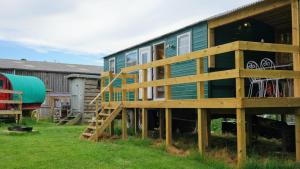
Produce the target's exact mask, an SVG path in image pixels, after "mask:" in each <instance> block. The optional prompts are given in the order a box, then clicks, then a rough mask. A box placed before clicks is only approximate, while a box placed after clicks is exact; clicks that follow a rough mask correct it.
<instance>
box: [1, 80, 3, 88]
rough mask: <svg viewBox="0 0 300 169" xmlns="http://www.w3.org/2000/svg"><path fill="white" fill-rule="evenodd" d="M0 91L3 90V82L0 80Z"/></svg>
mask: <svg viewBox="0 0 300 169" xmlns="http://www.w3.org/2000/svg"><path fill="white" fill-rule="evenodd" d="M0 89H3V80H0Z"/></svg>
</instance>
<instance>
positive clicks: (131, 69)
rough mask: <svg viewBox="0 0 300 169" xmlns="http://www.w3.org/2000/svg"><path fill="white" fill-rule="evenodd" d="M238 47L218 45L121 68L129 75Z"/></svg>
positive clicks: (235, 45) (229, 50)
mask: <svg viewBox="0 0 300 169" xmlns="http://www.w3.org/2000/svg"><path fill="white" fill-rule="evenodd" d="M238 46H239V42H232V43H228V44H224V45H219V46H215V47H212V48H208V49H203V50H199V51H194V52H191V53H187V54H184V55H180V56H174V57H169V58H166V59H162V60H156V61H152V62H150V63H147V64H143V65H136V66H131V67H126V68H123V69H122V71H123V72H124V73H130V72H134V71H137V70H143V69H148V68H153V67H159V66H165V65H170V64H173V63H178V62H184V61H187V60H192V59H197V58H203V57H206V56H210V55H217V54H221V53H226V52H231V51H235V50H237V49H238Z"/></svg>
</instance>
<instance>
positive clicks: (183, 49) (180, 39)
mask: <svg viewBox="0 0 300 169" xmlns="http://www.w3.org/2000/svg"><path fill="white" fill-rule="evenodd" d="M189 52H191V33H190V32H187V33H184V34H181V35H179V36H177V55H183V54H185V53H189Z"/></svg>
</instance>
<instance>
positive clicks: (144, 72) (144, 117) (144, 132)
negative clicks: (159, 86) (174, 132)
mask: <svg viewBox="0 0 300 169" xmlns="http://www.w3.org/2000/svg"><path fill="white" fill-rule="evenodd" d="M147 77H148V69H143V70H142V78H143V79H142V82H146V81H147V79H148V78H147ZM147 91H148V88H147V87H145V88H143V96H142V100H143V102H145V101H147V96H148V92H147ZM147 137H148V110H147V109H146V108H142V138H143V139H146V138H147Z"/></svg>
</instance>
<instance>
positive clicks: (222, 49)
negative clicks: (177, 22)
mask: <svg viewBox="0 0 300 169" xmlns="http://www.w3.org/2000/svg"><path fill="white" fill-rule="evenodd" d="M244 51H260V52H274V53H277V52H278V53H299V47H298V46H293V45H286V44H272V43H260V42H246V41H236V42H232V43H228V44H224V45H220V46H215V47H211V48H208V49H204V50H199V51H195V52H191V53H187V54H184V55H181V56H174V57H170V58H166V59H162V60H158V61H153V62H151V63H147V64H143V65H136V66H131V67H126V68H123V69H122V70H121V73H120V74H122V76H121V75H120V74H119V75H112V74H111V73H108V75H109V76H111V77H110V79H112V77H119V78H120V79H121V81H122V83H121V87H119V88H114V87H113V85H109V88H108V90H106V91H108V92H109V96H110V97H112V95H113V93H114V92H121V93H122V96H123V97H122V101H123V102H124V104H123V106H125V107H130V108H134V107H140V108H147V106H148V108H152V107H153V108H155V107H162V108H163V107H164V108H166V107H170V108H172V107H174V108H177V107H178V108H180V106H181V108H185V107H190V108H194V107H195V108H236V107H247V106H249V107H254V106H255V104H257V105H258V107H264V104H267V105H271V104H274V99H281V100H282V102H280V103H281V104H280V103H279V105H277V106H282V105H286V106H288V107H293V106H296V107H298V106H300V103H298V101H299V98H260V99H257V98H245V89H244V83H245V82H244V79H245V78H250V77H251V78H287V79H300V72H299V71H293V70H252V69H245V68H244ZM228 52H234V53H235V68H234V69H230V70H224V71H218V72H211V73H205V72H204V64H203V62H204V58H205V57H210V56H214V55H218V54H222V53H228ZM218 57H226V56H218ZM189 60H196V63H197V68H196V70H197V71H196V74H195V75H188V76H181V77H171V75H170V74H171V65H172V64H175V63H179V62H184V61H189ZM162 66H163V67H164V70H165V78H164V79H161V80H153V81H147V74H148V69H149V68H156V67H162ZM138 71H141V72H142V80H141V82H139V81H138V79H137V76H136V75H135V74H130V73H134V72H138ZM130 78H134V79H135V82H134V83H130V84H128V83H126V80H127V79H130ZM103 79H105V77H103ZM223 79H236V98H222V99H218V98H204V82H206V81H213V80H223ZM102 81H103V85H104V80H102ZM193 82H196V83H197V99H196V100H179V101H178V100H176V101H175V100H171V89H170V86H171V85H176V84H186V83H193ZM109 84H112V83H111V81H110V83H109ZM155 86H164V87H165V100H164V101H148V99H147V88H148V87H155ZM138 90H142V91H143V92H142V100H138ZM129 92H134V95H135V97H134V99H133V100H128V99H125V98H127V97H126V94H127V93H129ZM101 94H102V95H103V97H102V98H104V94H105V92H103V93H101ZM255 99H256V100H255ZM109 101H110V102H112V101H113V99H112V98H110V99H109ZM102 102H103V104H107V101H104V100H103V101H102ZM246 102H247V105H245V104H246ZM200 103H201V104H200ZM274 106H276V105H274Z"/></svg>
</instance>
